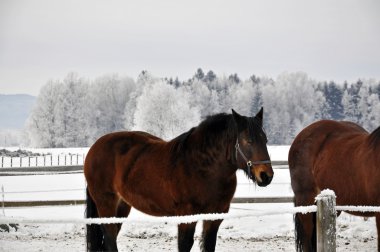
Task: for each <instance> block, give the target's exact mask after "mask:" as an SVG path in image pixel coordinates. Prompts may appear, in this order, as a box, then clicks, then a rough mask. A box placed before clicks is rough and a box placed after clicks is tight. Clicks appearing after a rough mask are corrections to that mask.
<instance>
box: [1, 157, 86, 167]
mask: <svg viewBox="0 0 380 252" xmlns="http://www.w3.org/2000/svg"><path fill="white" fill-rule="evenodd" d="M85 157H86V156H85V154H62V155H41V156H28V157H9V156H1V157H0V167H1V168H16V167H46V166H68V165H83V164H84V160H85Z"/></svg>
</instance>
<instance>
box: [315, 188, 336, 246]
mask: <svg viewBox="0 0 380 252" xmlns="http://www.w3.org/2000/svg"><path fill="white" fill-rule="evenodd" d="M335 198H336V196H335V193H334V191H332V190H329V189H326V190H323V191H322V192H321V193H320V194H319V195H318V196H317V197H316V198H315V200H316V201H317V223H316V225H317V251H318V252H331V251H332V252H335V251H336V209H335V205H336V201H335Z"/></svg>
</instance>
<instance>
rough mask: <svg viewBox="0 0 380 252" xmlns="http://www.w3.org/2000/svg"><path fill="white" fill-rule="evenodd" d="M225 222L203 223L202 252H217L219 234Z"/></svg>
mask: <svg viewBox="0 0 380 252" xmlns="http://www.w3.org/2000/svg"><path fill="white" fill-rule="evenodd" d="M222 221H223V220H216V221H203V231H202V240H201V250H202V251H203V252H206V251H207V252H209V251H215V246H216V239H217V233H218V230H219V226H220V224H221V223H222Z"/></svg>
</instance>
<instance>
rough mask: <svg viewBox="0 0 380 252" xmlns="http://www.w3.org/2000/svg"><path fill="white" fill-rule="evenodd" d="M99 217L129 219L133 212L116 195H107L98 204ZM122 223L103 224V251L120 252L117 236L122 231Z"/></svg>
mask: <svg viewBox="0 0 380 252" xmlns="http://www.w3.org/2000/svg"><path fill="white" fill-rule="evenodd" d="M97 205H98V213H99V217H104V218H109V217H127V216H128V215H129V212H130V210H131V206H129V205H128V204H127V203H125V202H124V201H122V200H121V199H120V198H119V197H117V196H116V195H115V194H114V193H107V194H104V195H103V197H101V202H99V203H98V204H97ZM121 225H122V224H121V223H116V224H102V225H101V229H102V233H103V239H104V242H103V250H104V251H118V248H117V236H118V234H119V231H120V229H121Z"/></svg>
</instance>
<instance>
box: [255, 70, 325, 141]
mask: <svg viewBox="0 0 380 252" xmlns="http://www.w3.org/2000/svg"><path fill="white" fill-rule="evenodd" d="M316 84H317V83H316V82H315V81H314V80H312V79H310V78H309V77H308V76H307V74H305V73H303V72H297V73H283V74H281V75H279V76H278V77H277V80H276V81H275V82H274V83H273V84H270V85H265V86H264V87H263V89H262V91H263V104H264V109H265V110H266V125H267V132H268V134H269V137H268V138H269V140H270V142H271V143H276V144H284V143H285V144H290V143H291V141H292V139H293V138H294V137H295V135H296V134H297V133H298V132H299V131H300V130H302V129H303V128H304V127H305V126H307V125H308V124H310V123H312V122H313V121H315V120H316V119H317V118H318V117H319V116H320V115H319V113H320V112H321V110H322V107H323V104H324V102H325V100H324V97H323V94H322V93H321V92H319V91H316V88H315V87H316Z"/></svg>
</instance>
